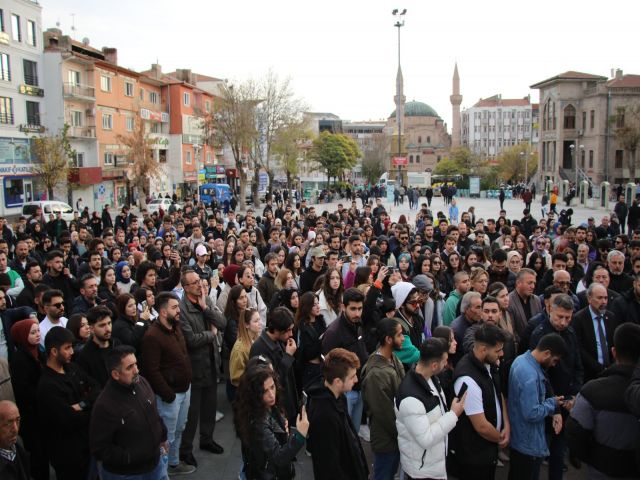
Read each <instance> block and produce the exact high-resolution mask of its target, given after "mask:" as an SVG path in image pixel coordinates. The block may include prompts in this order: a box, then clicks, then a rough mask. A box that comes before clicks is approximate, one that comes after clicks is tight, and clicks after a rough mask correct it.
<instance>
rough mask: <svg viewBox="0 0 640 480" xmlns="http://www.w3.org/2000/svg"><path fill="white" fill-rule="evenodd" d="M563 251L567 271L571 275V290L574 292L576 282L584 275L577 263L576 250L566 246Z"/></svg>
mask: <svg viewBox="0 0 640 480" xmlns="http://www.w3.org/2000/svg"><path fill="white" fill-rule="evenodd" d="M563 253H564V254H565V255H566V256H567V272H569V274H570V275H571V291H572V292H575V291H576V287H577V286H578V282H579V281H580V280H582V277H584V270H583V269H582V267H581V266H580V265H578V261H577V257H576V252H574V251H573V250H571V249H570V248H567V249H565V251H564V252H563Z"/></svg>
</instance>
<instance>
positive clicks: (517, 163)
mask: <svg viewBox="0 0 640 480" xmlns="http://www.w3.org/2000/svg"><path fill="white" fill-rule="evenodd" d="M497 163H498V165H497V167H498V169H497V170H498V174H499V176H500V178H501V179H502V180H504V181H509V180H512V181H515V182H520V181H524V180H525V170H526V171H527V174H528V176H529V178H531V177H532V176H533V175H534V174H535V173H536V170H537V169H538V153H537V151H534V150H532V148H531V146H530V145H529V144H528V143H521V144H518V145H514V146H512V147H509V148H505V149H504V150H502V153H501V154H500V155H499V156H498V158H497Z"/></svg>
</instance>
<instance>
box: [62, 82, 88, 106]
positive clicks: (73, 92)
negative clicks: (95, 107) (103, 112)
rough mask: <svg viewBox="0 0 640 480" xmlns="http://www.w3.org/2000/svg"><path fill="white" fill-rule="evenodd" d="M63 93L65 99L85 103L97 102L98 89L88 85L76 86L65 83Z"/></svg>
mask: <svg viewBox="0 0 640 480" xmlns="http://www.w3.org/2000/svg"><path fill="white" fill-rule="evenodd" d="M62 88H63V93H64V96H65V98H71V99H74V100H80V101H85V102H95V100H96V89H95V88H93V87H88V86H86V85H76V84H73V83H65V84H64V85H63V87H62Z"/></svg>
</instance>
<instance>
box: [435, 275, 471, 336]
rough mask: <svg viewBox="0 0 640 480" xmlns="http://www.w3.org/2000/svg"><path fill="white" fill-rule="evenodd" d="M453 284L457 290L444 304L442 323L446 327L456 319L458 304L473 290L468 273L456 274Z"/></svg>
mask: <svg viewBox="0 0 640 480" xmlns="http://www.w3.org/2000/svg"><path fill="white" fill-rule="evenodd" d="M453 284H454V286H455V289H454V290H453V291H452V292H451V293H450V294H449V297H447V300H446V302H445V304H444V313H443V315H442V323H443V324H444V325H447V326H449V325H451V322H453V320H454V319H455V318H456V316H457V315H456V311H457V309H458V304H459V303H460V301H461V300H462V297H463V296H464V294H465V293H467V292H468V291H469V288H471V283H470V281H469V274H468V273H467V272H456V274H455V275H454V276H453Z"/></svg>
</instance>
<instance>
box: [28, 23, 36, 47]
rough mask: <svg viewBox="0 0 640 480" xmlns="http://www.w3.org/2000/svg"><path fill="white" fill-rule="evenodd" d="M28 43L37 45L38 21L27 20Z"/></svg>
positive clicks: (33, 45)
mask: <svg viewBox="0 0 640 480" xmlns="http://www.w3.org/2000/svg"><path fill="white" fill-rule="evenodd" d="M27 44H28V45H31V46H32V47H35V46H36V22H34V21H33V20H27Z"/></svg>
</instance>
